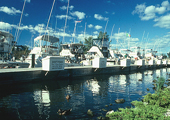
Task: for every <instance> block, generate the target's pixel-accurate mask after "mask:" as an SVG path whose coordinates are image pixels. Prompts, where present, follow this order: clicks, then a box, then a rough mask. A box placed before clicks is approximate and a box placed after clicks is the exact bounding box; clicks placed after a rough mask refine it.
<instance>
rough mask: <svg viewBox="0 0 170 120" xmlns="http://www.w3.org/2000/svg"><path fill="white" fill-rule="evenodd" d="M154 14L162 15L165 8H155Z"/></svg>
mask: <svg viewBox="0 0 170 120" xmlns="http://www.w3.org/2000/svg"><path fill="white" fill-rule="evenodd" d="M156 12H157V13H158V14H163V13H165V12H166V7H157V8H156Z"/></svg>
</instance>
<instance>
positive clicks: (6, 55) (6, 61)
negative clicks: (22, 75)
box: [0, 31, 29, 68]
mask: <svg viewBox="0 0 170 120" xmlns="http://www.w3.org/2000/svg"><path fill="white" fill-rule="evenodd" d="M14 43H15V42H14V37H13V35H12V34H11V33H9V32H6V31H0V68H14V67H16V66H19V67H20V68H27V67H28V66H29V64H28V63H25V62H23V61H16V60H15V57H13V54H12V47H13V46H14ZM12 58H13V59H12Z"/></svg>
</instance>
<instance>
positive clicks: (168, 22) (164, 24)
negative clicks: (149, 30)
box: [154, 14, 170, 29]
mask: <svg viewBox="0 0 170 120" xmlns="http://www.w3.org/2000/svg"><path fill="white" fill-rule="evenodd" d="M154 21H155V22H157V23H156V24H155V25H154V26H158V27H161V28H167V29H170V14H168V15H165V16H161V17H160V18H157V19H155V20H154Z"/></svg>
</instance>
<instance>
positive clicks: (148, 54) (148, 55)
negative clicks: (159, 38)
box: [145, 49, 157, 59]
mask: <svg viewBox="0 0 170 120" xmlns="http://www.w3.org/2000/svg"><path fill="white" fill-rule="evenodd" d="M156 54H157V51H153V50H152V49H146V50H145V58H146V59H151V58H156V56H157V55H156Z"/></svg>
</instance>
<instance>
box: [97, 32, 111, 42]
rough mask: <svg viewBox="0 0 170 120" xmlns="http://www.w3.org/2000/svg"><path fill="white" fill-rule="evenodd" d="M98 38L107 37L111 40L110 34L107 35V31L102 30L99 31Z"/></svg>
mask: <svg viewBox="0 0 170 120" xmlns="http://www.w3.org/2000/svg"><path fill="white" fill-rule="evenodd" d="M98 39H106V40H109V35H107V32H105V33H103V32H102V31H100V32H99V35H98Z"/></svg>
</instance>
